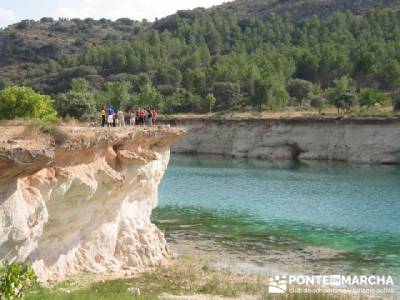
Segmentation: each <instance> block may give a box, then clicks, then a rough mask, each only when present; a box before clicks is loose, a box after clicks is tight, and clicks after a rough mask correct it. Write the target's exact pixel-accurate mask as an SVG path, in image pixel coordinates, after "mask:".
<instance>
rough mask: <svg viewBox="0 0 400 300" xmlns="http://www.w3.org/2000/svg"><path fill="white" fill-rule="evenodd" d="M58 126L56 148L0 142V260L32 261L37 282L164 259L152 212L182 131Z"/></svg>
mask: <svg viewBox="0 0 400 300" xmlns="http://www.w3.org/2000/svg"><path fill="white" fill-rule="evenodd" d="M3 129H4V128H3ZM64 130H65V131H66V132H67V134H68V137H67V139H66V141H65V142H64V143H63V144H62V145H59V146H56V145H55V144H54V143H52V141H51V139H49V138H45V137H38V138H36V139H35V140H34V139H33V138H32V137H29V136H28V137H27V138H23V139H21V138H12V139H7V140H4V139H3V141H0V258H7V259H17V260H18V261H21V262H22V261H28V262H31V263H32V264H33V266H34V269H35V271H36V272H37V274H38V276H39V278H40V279H41V280H42V281H57V280H61V279H63V278H64V277H65V276H67V275H70V274H74V273H77V272H82V271H87V272H110V273H123V274H125V273H133V272H137V271H139V270H143V269H144V268H145V267H148V266H155V265H158V264H162V263H163V262H165V261H166V260H168V258H169V252H168V248H167V245H166V241H165V239H164V236H163V234H162V232H160V230H158V229H157V228H156V227H155V226H154V225H153V224H152V223H151V222H150V214H151V211H152V209H153V208H154V207H155V206H156V205H157V186H158V184H159V182H160V180H161V177H162V176H163V174H164V171H165V170H166V168H167V164H168V160H169V153H170V151H169V147H170V144H171V143H172V142H173V141H174V140H175V139H177V138H178V137H179V136H180V135H182V134H183V131H182V130H179V129H170V128H168V127H159V128H149V129H136V130H134V129H115V130H107V129H104V130H101V129H92V128H87V129H82V128H81V129H73V128H69V129H64Z"/></svg>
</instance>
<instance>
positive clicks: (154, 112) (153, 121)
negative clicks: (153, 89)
mask: <svg viewBox="0 0 400 300" xmlns="http://www.w3.org/2000/svg"><path fill="white" fill-rule="evenodd" d="M150 112H151V119H152V123H153V125H155V124H156V120H157V116H158V113H157V111H156V109H155V108H154V107H152V108H151V110H150Z"/></svg>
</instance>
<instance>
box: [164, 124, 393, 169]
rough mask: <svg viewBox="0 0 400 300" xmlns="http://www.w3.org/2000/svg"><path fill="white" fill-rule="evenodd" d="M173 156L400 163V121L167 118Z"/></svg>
mask: <svg viewBox="0 0 400 300" xmlns="http://www.w3.org/2000/svg"><path fill="white" fill-rule="evenodd" d="M163 122H165V123H169V124H171V125H174V126H175V125H177V126H179V127H182V128H185V129H187V131H188V134H187V135H186V136H185V137H184V138H182V139H180V140H179V141H177V143H175V144H174V145H173V146H172V151H173V152H180V153H194V154H220V155H228V156H232V157H237V158H259V159H270V160H275V159H296V160H327V161H346V162H360V163H383V164H385V163H387V164H399V163H400V118H326V117H325V118H319V117H298V118H276V119H272V118H271V119H260V118H259V119H257V118H236V119H235V118H201V117H186V118H179V117H177V118H167V119H165V120H163Z"/></svg>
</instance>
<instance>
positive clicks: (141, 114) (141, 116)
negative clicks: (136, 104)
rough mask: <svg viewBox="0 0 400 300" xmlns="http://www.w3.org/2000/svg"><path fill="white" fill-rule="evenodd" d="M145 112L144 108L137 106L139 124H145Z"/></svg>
mask: <svg viewBox="0 0 400 300" xmlns="http://www.w3.org/2000/svg"><path fill="white" fill-rule="evenodd" d="M145 119H146V113H145V111H144V109H142V108H139V122H140V124H143V125H145Z"/></svg>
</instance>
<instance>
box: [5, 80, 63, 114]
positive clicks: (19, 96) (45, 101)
mask: <svg viewBox="0 0 400 300" xmlns="http://www.w3.org/2000/svg"><path fill="white" fill-rule="evenodd" d="M56 117H57V113H56V111H55V110H54V108H53V100H52V99H51V98H50V97H49V96H46V95H41V94H39V93H36V92H35V91H33V90H32V89H31V88H28V87H17V86H13V87H7V88H5V89H3V90H1V91H0V119H8V120H11V119H14V118H33V119H40V120H44V121H46V120H52V119H56Z"/></svg>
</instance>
